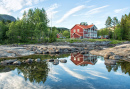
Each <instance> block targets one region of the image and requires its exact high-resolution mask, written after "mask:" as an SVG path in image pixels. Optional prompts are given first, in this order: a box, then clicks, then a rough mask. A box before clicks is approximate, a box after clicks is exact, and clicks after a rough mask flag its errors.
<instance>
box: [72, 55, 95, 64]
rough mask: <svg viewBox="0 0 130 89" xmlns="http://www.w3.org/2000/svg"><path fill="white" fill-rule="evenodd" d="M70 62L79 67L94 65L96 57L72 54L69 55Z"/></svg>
mask: <svg viewBox="0 0 130 89" xmlns="http://www.w3.org/2000/svg"><path fill="white" fill-rule="evenodd" d="M71 61H72V62H73V63H74V64H75V65H81V66H87V65H88V64H90V65H95V64H96V62H97V56H95V55H90V54H84V55H83V54H80V53H76V54H74V53H72V54H71Z"/></svg>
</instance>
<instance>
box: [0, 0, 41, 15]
mask: <svg viewBox="0 0 130 89" xmlns="http://www.w3.org/2000/svg"><path fill="white" fill-rule="evenodd" d="M41 1H44V0H1V2H0V11H1V12H0V14H9V13H11V12H15V11H18V10H20V9H22V8H23V7H24V6H31V5H33V4H37V3H38V2H41Z"/></svg>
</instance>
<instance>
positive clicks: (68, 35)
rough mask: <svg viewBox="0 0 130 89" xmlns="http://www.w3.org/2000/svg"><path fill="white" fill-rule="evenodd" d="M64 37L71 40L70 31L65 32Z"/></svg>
mask: <svg viewBox="0 0 130 89" xmlns="http://www.w3.org/2000/svg"><path fill="white" fill-rule="evenodd" d="M63 36H65V37H66V38H70V31H67V30H65V31H64V32H63Z"/></svg>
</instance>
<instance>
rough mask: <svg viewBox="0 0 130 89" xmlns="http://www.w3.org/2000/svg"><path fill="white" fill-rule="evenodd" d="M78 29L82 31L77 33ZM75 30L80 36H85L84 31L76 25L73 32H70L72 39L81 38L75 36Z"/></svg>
mask: <svg viewBox="0 0 130 89" xmlns="http://www.w3.org/2000/svg"><path fill="white" fill-rule="evenodd" d="M77 29H80V30H79V32H78V31H77ZM74 30H75V31H76V32H75V33H78V34H80V35H81V36H83V29H82V28H81V27H79V26H77V25H75V26H74V27H73V28H72V29H71V31H70V37H71V38H79V37H80V36H77V35H75V36H73V33H74Z"/></svg>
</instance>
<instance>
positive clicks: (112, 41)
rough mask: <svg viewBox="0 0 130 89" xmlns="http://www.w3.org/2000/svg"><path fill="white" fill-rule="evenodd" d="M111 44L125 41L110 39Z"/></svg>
mask: <svg viewBox="0 0 130 89" xmlns="http://www.w3.org/2000/svg"><path fill="white" fill-rule="evenodd" d="M110 41H111V42H110V44H120V43H123V42H125V41H119V40H110Z"/></svg>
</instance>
